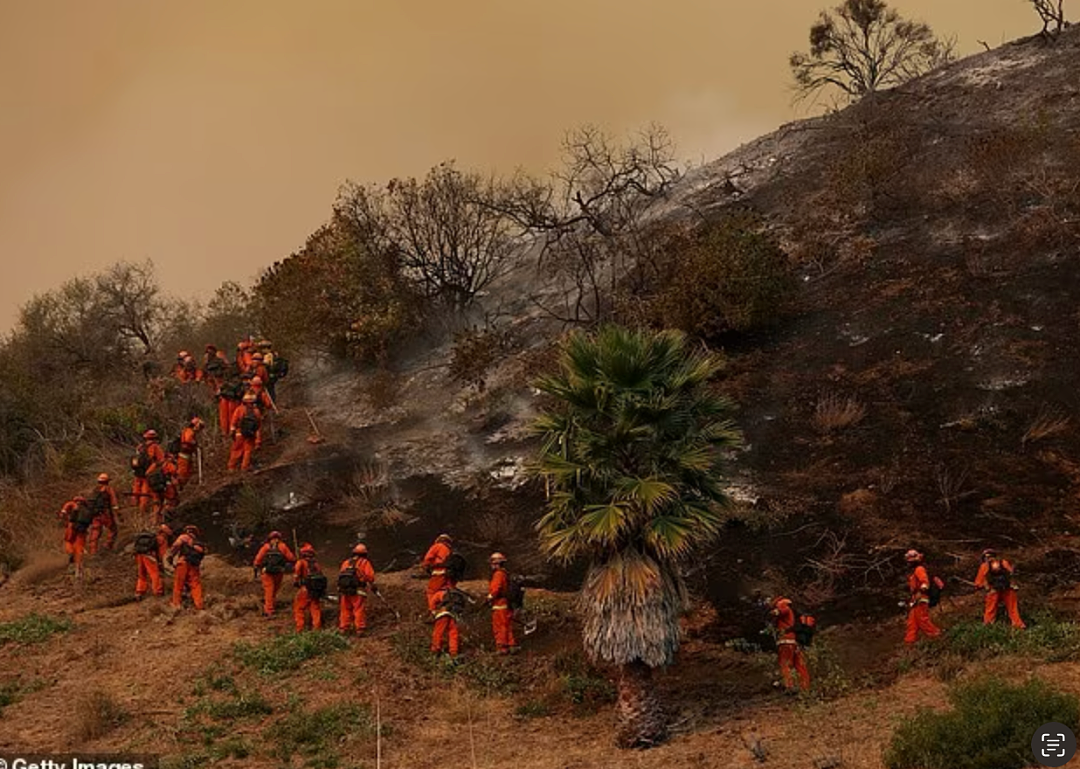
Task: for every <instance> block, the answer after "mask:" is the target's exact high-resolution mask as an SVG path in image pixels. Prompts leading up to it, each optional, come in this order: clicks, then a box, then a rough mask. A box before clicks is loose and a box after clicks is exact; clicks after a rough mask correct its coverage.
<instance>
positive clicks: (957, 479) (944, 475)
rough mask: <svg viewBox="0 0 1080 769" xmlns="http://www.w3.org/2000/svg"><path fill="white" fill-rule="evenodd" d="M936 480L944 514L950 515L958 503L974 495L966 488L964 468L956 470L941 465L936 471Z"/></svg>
mask: <svg viewBox="0 0 1080 769" xmlns="http://www.w3.org/2000/svg"><path fill="white" fill-rule="evenodd" d="M936 480H937V486H938V492H939V493H940V498H939V501H940V502H941V504H942V505H944V507H945V512H946V513H951V512H952V510H953V508H954V507H955V506H956V504H957V503H958V502H960V501H961V500H963V499H966V498H967V497H970V496H971V495H972V494H974V493H975V492H974V491H973V490H971V489H968V488H967V482H968V470H967V468H966V467H964V468H959V469H957V468H951V467H947V466H945V465H942V466H941V467H939V468H938V469H937V473H936Z"/></svg>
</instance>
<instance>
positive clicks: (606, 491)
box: [535, 326, 741, 747]
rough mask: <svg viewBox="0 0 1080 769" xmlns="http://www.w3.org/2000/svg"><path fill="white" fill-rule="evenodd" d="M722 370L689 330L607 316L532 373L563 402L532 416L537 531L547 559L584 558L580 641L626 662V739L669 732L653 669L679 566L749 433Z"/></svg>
mask: <svg viewBox="0 0 1080 769" xmlns="http://www.w3.org/2000/svg"><path fill="white" fill-rule="evenodd" d="M720 368H721V363H720V360H719V359H718V358H717V357H715V356H713V355H710V354H708V353H706V352H696V351H693V350H691V348H690V345H689V343H688V341H687V339H686V337H685V335H683V334H682V333H681V332H678V331H663V332H659V333H655V332H648V331H631V330H627V329H623V328H619V327H615V326H608V327H605V328H602V329H600V330H599V331H598V332H595V333H594V334H586V333H582V332H578V333H576V334H574V335H573V336H571V337H570V338H569V339H568V340H567V341H566V342H565V343H564V345H563V349H562V354H561V359H560V365H559V371H558V373H556V374H553V375H551V376H547V377H544V378H542V379H541V380H540V381H538V382H537V387H538V388H539V389H540V390H541V391H543V392H545V393H547V394H548V395H551V396H554V398H555V399H556V401H557V405H556V407H555V408H553V409H551V410H549V411H547V412H546V413H545V414H544V415H542V416H541V417H540V418H539V419H538V420H537V422H536V425H535V428H536V430H537V431H538V432H539V433H540V434H541V436H542V438H543V444H542V448H541V451H540V456H539V459H538V466H537V472H538V473H539V475H541V476H543V477H544V479H545V480H546V482H547V483H548V488H549V499H548V504H547V510H546V511H545V514H544V516H543V517H542V518H541V520H540V521H539V523H538V524H537V531H538V532H539V534H540V539H541V542H542V545H543V547H544V549H545V550H546V552H547V554H548V557H549V558H551V559H553V560H557V561H560V562H564V563H569V562H571V561H575V560H578V559H588V560H589V570H588V573H587V576H586V578H585V582H584V584H583V586H582V591H581V596H580V608H581V611H582V615H583V635H584V639H583V640H584V644H585V651H586V652H587V653H588V655H589V656H590V658H592V659H593V661H599V662H606V663H609V664H613V665H618V666H619V667H620V675H619V699H618V715H619V734H618V743H619V745H620V746H622V747H649V746H651V745H655V744H657V743H660V742H662V741H663V740H664V739H665V738H666V736H667V728H666V727H667V723H666V718H665V716H664V713H663V709H662V707H661V705H660V702H659V699H658V697H657V695H656V691H655V688H654V686H653V684H652V670H653V668H656V667H661V666H664V665H668V664H671V663H672V662H673V661H674V659H675V652H676V651H677V650H678V648H679V616H680V614H681V613H682V611H683V608H684V606H685V602H686V589H685V586H684V583H683V580H682V576H681V574H680V566H681V564H683V563H684V562H685V561H686V559H687V558H688V557H689V556H690V555H691V553H693V552H694V551H695V550H696V549H698V548H699V547H701V546H702V545H704V544H705V543H707V542H709V541H710V540H712V539H713V538H714V537H716V536H717V535H718V533H719V531H720V528H721V526H722V523H723V516H722V507H723V506H724V505H725V504H726V503H727V497H726V496H725V494H724V491H723V488H722V485H721V474H720V472H719V463H720V459H721V454H722V453H723V451H724V450H725V449H729V448H733V447H735V446H737V445H738V444H739V443H740V442H741V435H740V433H739V431H738V429H737V428H736V427H735V425H734V424H733V422H732V421H731V420H730V419H729V417H728V415H729V413H730V411H731V406H730V404H729V403H728V401H726V400H725V399H723V398H721V397H719V396H718V395H716V394H715V393H713V392H711V391H710V390H709V388H708V381H709V380H710V379H711V378H712V377H713V376H714V375H715V374H716V373H717V371H718V370H719V369H720Z"/></svg>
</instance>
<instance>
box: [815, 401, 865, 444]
mask: <svg viewBox="0 0 1080 769" xmlns="http://www.w3.org/2000/svg"><path fill="white" fill-rule="evenodd" d="M865 416H866V407H865V406H863V405H862V404H861V403H859V402H858V401H857V400H855V399H854V398H845V397H843V396H840V395H836V394H829V395H823V396H822V397H821V398H818V402H817V405H815V406H814V427H816V428H817V430H818V432H821V433H823V434H826V435H828V434H829V433H834V432H839V431H840V430H843V429H845V428H847V427H851V426H852V425H857V424H858V423H859V422H861V421H862V418H863V417H865Z"/></svg>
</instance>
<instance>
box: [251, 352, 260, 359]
mask: <svg viewBox="0 0 1080 769" xmlns="http://www.w3.org/2000/svg"><path fill="white" fill-rule="evenodd" d="M251 359H252V360H262V359H263V356H262V353H261V352H257V353H254V354H253V355H252V356H251Z"/></svg>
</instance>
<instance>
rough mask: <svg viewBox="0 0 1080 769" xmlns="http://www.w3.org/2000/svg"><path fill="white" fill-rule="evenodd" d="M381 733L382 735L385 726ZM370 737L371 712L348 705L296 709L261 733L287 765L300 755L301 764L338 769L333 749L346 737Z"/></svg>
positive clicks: (371, 728) (336, 754) (373, 727)
mask: <svg viewBox="0 0 1080 769" xmlns="http://www.w3.org/2000/svg"><path fill="white" fill-rule="evenodd" d="M382 731H383V733H384V734H385V733H386V727H385V724H383V726H382ZM374 735H375V718H374V717H373V716H372V714H371V711H370V710H369V709H368V708H366V707H361V706H359V705H355V704H351V703H350V704H337V705H329V706H327V707H323V708H318V709H317V710H311V711H305V710H296V711H294V712H292V713H290V714H289V715H287V716H286V717H285V718H283V719H282V720H281V721H278V722H277V723H275V724H274V725H273V726H271V727H270V728H268V729H267V730H266V731H265V732H264V733H263V737H264V740H265V741H266V742H267V743H269V744H273V745H274V746H275V747H274V751H273V752H274V756H275V757H276V758H278V759H280V760H281V761H283V762H284V763H286V764H287V765H291V762H292V758H293V756H294V755H296V754H300V755H301V756H302V757H303V758H304V759H305V765H307V766H311V767H328V768H329V767H336V766H338V764H339V762H340V757H339V754H338V752H337V748H338V747H339V746H340V745H341V744H342V743H344V742H347V741H348V740H349V738H350V737H359V738H363V739H367V738H370V737H373V736H374Z"/></svg>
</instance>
